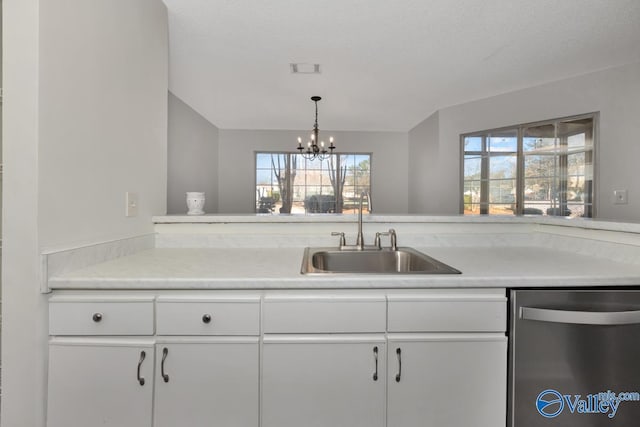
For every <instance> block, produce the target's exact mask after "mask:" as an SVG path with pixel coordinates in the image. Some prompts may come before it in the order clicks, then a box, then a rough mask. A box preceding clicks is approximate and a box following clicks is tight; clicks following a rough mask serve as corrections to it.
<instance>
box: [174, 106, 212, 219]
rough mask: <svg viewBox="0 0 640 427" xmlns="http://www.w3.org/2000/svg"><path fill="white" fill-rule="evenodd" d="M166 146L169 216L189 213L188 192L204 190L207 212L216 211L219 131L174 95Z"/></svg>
mask: <svg viewBox="0 0 640 427" xmlns="http://www.w3.org/2000/svg"><path fill="white" fill-rule="evenodd" d="M167 143H168V146H169V151H168V153H169V154H168V177H167V179H168V183H167V185H168V188H167V213H168V214H184V213H186V211H187V205H186V194H185V193H186V192H187V191H204V193H205V198H206V200H205V205H204V210H205V212H209V213H211V212H217V211H218V128H217V127H215V126H214V125H213V124H211V123H210V122H209V121H208V120H207V119H205V118H204V117H202V116H201V115H200V114H198V113H197V112H195V111H194V110H193V109H192V108H191V107H189V106H188V105H187V104H185V103H184V102H183V101H182V100H181V99H180V98H178V97H176V96H175V95H173V94H172V93H169V132H168V138H167Z"/></svg>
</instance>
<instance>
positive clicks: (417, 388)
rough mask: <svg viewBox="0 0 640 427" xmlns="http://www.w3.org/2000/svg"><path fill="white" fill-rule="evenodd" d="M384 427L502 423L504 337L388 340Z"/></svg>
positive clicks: (412, 336)
mask: <svg viewBox="0 0 640 427" xmlns="http://www.w3.org/2000/svg"><path fill="white" fill-rule="evenodd" d="M388 352H389V356H388V360H389V372H388V378H387V383H388V409H387V411H388V414H387V417H388V425H389V426H390V427H391V426H393V427H415V426H418V425H419V426H425V427H430V426H433V427H442V426H446V427H468V426H491V427H499V426H504V425H505V416H506V384H507V378H506V375H507V370H506V364H507V359H506V358H507V339H506V337H505V336H504V334H464V333H459V334H406V335H390V336H389V350H388Z"/></svg>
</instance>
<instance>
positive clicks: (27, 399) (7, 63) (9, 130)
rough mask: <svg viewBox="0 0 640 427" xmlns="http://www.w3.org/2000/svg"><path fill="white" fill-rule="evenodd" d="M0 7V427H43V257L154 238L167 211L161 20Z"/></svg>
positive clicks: (67, 1) (148, 4) (135, 7)
mask: <svg viewBox="0 0 640 427" xmlns="http://www.w3.org/2000/svg"><path fill="white" fill-rule="evenodd" d="M3 7H4V14H3V15H4V16H3V19H4V20H3V35H4V40H3V41H4V52H3V54H4V56H3V63H4V75H3V85H4V103H3V122H4V129H3V154H4V163H5V170H4V171H5V172H4V182H3V184H4V194H3V196H4V199H3V208H4V212H3V225H4V227H3V229H4V236H3V269H2V275H3V276H2V297H3V298H2V303H3V307H2V308H3V319H2V320H3V322H2V323H3V324H2V327H3V328H2V374H3V375H2V409H1V413H2V418H1V420H0V422H1V425H2V427H5V426H6V427H13V426H21V427H42V426H44V414H45V396H44V391H45V390H44V388H45V379H46V342H47V341H46V335H47V328H46V325H47V322H46V317H47V308H46V298H47V297H46V295H44V294H41V293H40V273H41V258H40V254H41V252H42V250H43V249H44V248H48V247H53V246H64V245H71V244H75V243H78V242H95V241H98V240H108V239H113V238H118V237H123V236H130V235H139V234H143V233H147V232H151V231H152V224H151V218H150V217H151V215H152V214H157V213H158V212H163V211H164V209H165V206H166V186H165V185H166V184H165V183H166V120H167V119H166V112H167V110H166V108H167V107H166V103H167V14H166V9H165V7H164V4H163V3H162V2H161V1H160V0H138V1H135V2H113V1H111V0H93V1H91V2H87V1H86V0H60V1H56V2H51V1H41V0H20V1H10V2H4V4H3ZM127 190H130V191H137V192H139V194H140V214H139V216H138V217H137V218H125V217H124V192H125V191H127Z"/></svg>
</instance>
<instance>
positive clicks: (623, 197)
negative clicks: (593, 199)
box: [613, 190, 629, 205]
mask: <svg viewBox="0 0 640 427" xmlns="http://www.w3.org/2000/svg"><path fill="white" fill-rule="evenodd" d="M627 203H629V200H628V197H627V190H613V204H614V205H626V204H627Z"/></svg>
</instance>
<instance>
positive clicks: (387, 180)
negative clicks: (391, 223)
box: [218, 129, 408, 213]
mask: <svg viewBox="0 0 640 427" xmlns="http://www.w3.org/2000/svg"><path fill="white" fill-rule="evenodd" d="M320 132H321V134H324V135H333V136H334V137H335V139H336V142H335V143H336V145H337V147H338V151H342V152H362V153H372V157H371V171H372V176H371V189H372V199H373V210H374V212H375V213H407V209H408V182H407V172H406V163H407V156H408V136H407V134H406V133H405V132H355V131H354V132H351V131H342V132H333V131H328V130H327V131H325V130H321V131H320ZM308 133H309V131H308V130H303V131H299V130H298V131H296V130H281V131H279V130H224V129H221V130H220V133H219V135H220V141H219V143H220V152H219V163H218V180H219V181H218V182H219V188H218V196H219V198H218V211H219V212H220V213H254V212H255V152H256V151H287V150H292V149H295V147H296V146H297V142H296V141H297V137H298V136H302V135H307V134H308Z"/></svg>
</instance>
